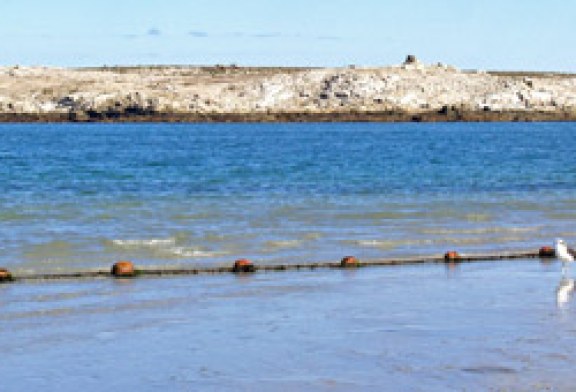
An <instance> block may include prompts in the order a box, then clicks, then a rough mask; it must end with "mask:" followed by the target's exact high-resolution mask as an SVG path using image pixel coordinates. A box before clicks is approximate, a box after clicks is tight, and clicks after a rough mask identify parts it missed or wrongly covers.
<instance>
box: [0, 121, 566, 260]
mask: <svg viewBox="0 0 576 392" xmlns="http://www.w3.org/2000/svg"><path fill="white" fill-rule="evenodd" d="M575 145H576V125H574V124H565V123H564V124H563V123H555V124H235V125H169V124H141V125H140V124H139V125H129V124H121V125H118V124H114V125H104V124H96V125H71V124H56V125H36V124H33V125H0V238H1V240H2V245H3V251H2V252H1V254H0V265H7V266H8V267H10V268H11V269H13V270H15V271H18V270H20V271H58V270H61V269H74V270H80V269H93V268H100V267H102V266H108V265H109V264H110V263H111V262H112V261H114V260H116V259H120V258H128V259H132V260H134V261H136V262H137V263H138V264H141V265H153V266H158V265H160V266H161V265H191V264H193V265H203V264H214V263H219V264H220V263H229V262H230V260H234V259H235V258H237V257H241V256H242V257H249V258H253V259H255V260H257V261H258V262H261V263H278V262H282V263H285V262H302V261H328V260H339V259H340V258H341V256H342V255H345V254H354V255H356V256H358V257H360V258H364V259H371V258H382V257H389V256H398V255H403V256H404V255H414V254H425V255H431V254H437V253H438V254H441V253H444V252H445V251H446V250H448V249H457V250H460V251H462V252H478V251H483V250H490V251H492V250H498V249H516V248H521V249H524V248H534V247H539V246H541V245H542V244H548V243H550V242H551V240H552V239H553V238H554V237H556V236H562V237H565V238H566V239H567V240H568V241H569V242H570V241H572V240H574V239H576V229H575V228H574V225H573V222H574V219H575V218H576V212H575V211H576V157H575V155H574V146H575Z"/></svg>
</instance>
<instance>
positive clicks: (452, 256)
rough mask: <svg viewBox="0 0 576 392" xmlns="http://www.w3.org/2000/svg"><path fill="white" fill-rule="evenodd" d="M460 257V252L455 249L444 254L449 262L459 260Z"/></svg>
mask: <svg viewBox="0 0 576 392" xmlns="http://www.w3.org/2000/svg"><path fill="white" fill-rule="evenodd" d="M460 258H461V257H460V254H459V253H458V252H456V251H454V250H451V251H448V252H446V253H445V254H444V260H445V261H448V262H454V261H459V260H460Z"/></svg>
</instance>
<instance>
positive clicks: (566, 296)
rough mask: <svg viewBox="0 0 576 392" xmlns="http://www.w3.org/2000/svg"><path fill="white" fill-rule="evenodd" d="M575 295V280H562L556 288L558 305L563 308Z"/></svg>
mask: <svg viewBox="0 0 576 392" xmlns="http://www.w3.org/2000/svg"><path fill="white" fill-rule="evenodd" d="M573 293H574V279H568V278H562V279H560V283H558V287H557V288H556V303H557V304H558V305H559V306H561V305H565V304H567V303H568V301H570V298H571V297H572V294H573Z"/></svg>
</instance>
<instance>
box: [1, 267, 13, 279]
mask: <svg viewBox="0 0 576 392" xmlns="http://www.w3.org/2000/svg"><path fill="white" fill-rule="evenodd" d="M11 281H12V274H11V273H10V271H8V270H7V269H6V268H0V282H11Z"/></svg>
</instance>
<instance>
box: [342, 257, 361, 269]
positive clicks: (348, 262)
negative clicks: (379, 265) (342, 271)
mask: <svg viewBox="0 0 576 392" xmlns="http://www.w3.org/2000/svg"><path fill="white" fill-rule="evenodd" d="M359 265H360V262H359V261H358V259H357V258H356V257H354V256H346V257H344V258H343V259H342V260H341V261H340V267H342V268H355V267H358V266H359Z"/></svg>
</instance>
